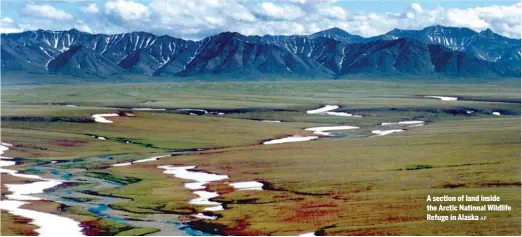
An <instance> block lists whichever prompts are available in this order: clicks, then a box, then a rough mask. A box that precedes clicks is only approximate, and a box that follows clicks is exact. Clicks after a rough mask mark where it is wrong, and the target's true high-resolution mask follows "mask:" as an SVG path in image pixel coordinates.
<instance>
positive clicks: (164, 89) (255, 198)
mask: <svg viewBox="0 0 522 237" xmlns="http://www.w3.org/2000/svg"><path fill="white" fill-rule="evenodd" d="M517 83H519V82H515V81H502V82H499V83H478V82H473V81H467V82H464V83H455V82H447V81H446V82H437V83H426V82H422V81H413V82H406V81H393V82H380V81H302V82H295V81H285V82H263V83H260V82H245V83H243V82H220V83H210V82H208V83H203V82H193V83H143V84H103V85H102V84H92V85H88V86H86V85H60V86H12V87H4V88H2V102H3V103H4V104H3V105H2V113H3V114H2V118H3V121H2V141H3V142H9V143H12V144H14V145H15V146H14V147H13V148H12V149H11V150H9V151H8V154H7V155H9V156H13V157H23V158H24V160H23V161H24V162H26V164H22V165H20V166H18V169H27V168H29V166H30V165H33V164H35V163H37V161H36V160H47V161H50V160H73V159H75V162H68V163H64V164H55V166H53V167H57V168H59V169H63V170H67V169H72V170H73V169H78V168H81V169H88V171H86V172H84V173H81V174H82V175H86V176H90V177H94V178H100V179H103V180H109V181H115V182H118V183H121V184H123V186H121V187H111V188H106V189H104V190H96V191H95V192H94V191H90V190H88V191H89V193H91V194H102V195H109V196H118V197H126V198H129V200H128V201H126V202H122V203H116V204H111V205H110V207H111V208H112V209H113V210H118V211H127V212H130V213H133V214H134V215H135V216H136V218H139V217H142V215H146V214H150V213H156V214H159V213H170V214H172V213H176V214H191V213H194V212H196V211H202V209H203V208H204V206H194V205H190V204H188V200H190V199H191V198H195V197H196V195H194V194H192V193H191V191H190V190H188V189H186V188H184V186H183V184H184V182H185V181H184V180H181V179H177V178H175V177H174V176H173V175H169V174H164V173H163V170H161V169H158V168H157V166H158V165H196V166H197V168H198V169H201V170H205V171H208V172H212V173H216V174H226V175H229V177H230V180H227V182H237V181H251V180H259V181H264V182H266V184H267V185H266V186H267V187H268V190H265V191H233V190H232V188H231V187H230V186H228V185H227V184H226V183H224V182H215V183H212V184H210V185H209V190H215V191H219V192H220V193H222V194H223V195H221V196H220V197H218V198H217V200H219V201H221V202H223V203H225V204H226V207H227V209H226V210H225V211H222V212H219V214H221V215H222V217H220V218H218V219H217V220H214V221H208V222H209V223H212V224H217V226H220V227H223V231H224V232H225V233H226V234H229V235H259V234H264V235H268V234H269V235H290V234H291V235H295V234H302V233H307V232H313V231H324V233H325V234H326V235H441V234H444V235H448V234H451V235H520V221H521V217H520V210H521V209H520V208H521V205H520V200H521V197H520V196H521V187H520V169H521V166H520V154H521V153H520V143H521V140H520V129H521V128H520V85H519V84H517ZM425 95H446V96H456V97H459V98H462V100H458V101H440V100H437V99H428V98H424V97H423V96H425ZM49 103H59V105H49ZM64 104H74V105H78V106H79V107H65V106H64ZM324 104H336V105H340V106H341V109H340V110H347V111H348V112H350V113H355V114H360V115H363V117H362V118H354V117H336V116H327V115H310V114H306V113H305V111H306V110H309V109H315V108H318V107H320V106H321V105H324ZM115 107H119V108H115ZM130 107H154V108H202V109H207V110H209V111H214V110H215V111H223V112H225V114H224V115H221V116H220V115H213V114H206V115H204V116H190V115H182V114H176V113H172V112H162V111H158V112H152V111H134V114H135V115H136V116H135V117H111V118H110V120H112V121H114V123H112V124H100V123H94V122H79V121H83V120H85V119H87V120H90V119H91V118H90V116H91V115H92V114H94V113H105V112H117V111H120V110H126V111H128V109H122V108H130ZM239 110H241V113H239ZM281 110H283V111H281ZM468 110H471V111H474V112H473V113H467V112H466V111H468ZM494 111H498V112H500V113H501V114H502V115H501V116H494V115H491V113H492V112H494ZM14 117H21V118H22V119H4V118H14ZM33 117H37V118H39V119H32V118H33ZM56 117H60V118H69V120H64V119H62V120H59V121H57V120H53V119H52V118H56ZM23 118H31V119H23ZM50 118H51V119H50ZM73 118H74V119H73ZM263 119H266V120H282V121H283V123H265V122H261V121H258V120H263ZM402 120H423V121H426V122H427V123H426V125H424V126H422V127H407V126H402V127H390V128H386V127H384V126H381V125H380V124H381V123H382V122H397V121H402ZM329 125H353V126H359V127H361V128H360V129H357V130H349V131H346V132H340V134H343V135H344V136H340V137H328V138H321V139H318V140H316V141H310V142H300V143H286V144H278V145H261V142H262V141H264V140H267V139H273V138H278V137H282V136H286V135H291V134H297V135H311V133H310V132H307V131H304V130H303V129H304V128H308V127H315V126H329ZM391 128H403V129H406V131H404V132H401V133H394V134H391V135H387V136H379V137H370V135H371V131H372V130H377V129H391ZM87 134H95V135H97V136H103V137H106V138H107V140H99V139H96V138H92V137H90V136H89V135H87ZM125 141H130V143H126V142H125ZM194 148H212V149H208V150H204V151H199V152H193V153H186V154H178V155H176V156H171V157H165V158H162V159H160V160H158V161H152V162H145V163H135V164H133V165H132V166H121V167H111V166H110V164H114V163H117V162H125V161H134V160H138V159H145V158H149V157H152V156H155V155H158V154H167V153H171V152H175V151H179V150H184V149H194ZM88 187H90V186H88V185H85V187H83V188H84V189H85V188H88ZM463 194H467V195H477V194H482V195H488V194H495V195H498V196H500V197H501V203H502V204H508V205H511V206H512V207H513V210H512V211H511V212H488V213H487V215H488V219H487V220H485V221H478V222H446V223H440V222H435V221H426V207H425V206H426V204H427V203H426V196H427V195H452V196H457V195H463ZM86 201H87V202H88V201H89V200H86ZM3 224H4V223H3ZM109 224H110V226H111V227H110V228H116V229H117V230H118V231H117V232H118V233H120V234H125V235H145V234H151V233H154V232H156V231H157V230H156V229H148V228H135V229H124V227H121V228H120V227H118V224H116V223H109ZM100 226H103V225H100ZM107 228H108V227H107ZM122 228H123V229H122ZM104 231H106V230H104ZM107 231H108V230H107ZM110 231H112V230H110ZM112 233H116V232H114V231H112Z"/></svg>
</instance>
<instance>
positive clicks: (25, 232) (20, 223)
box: [0, 211, 38, 236]
mask: <svg viewBox="0 0 522 237" xmlns="http://www.w3.org/2000/svg"><path fill="white" fill-rule="evenodd" d="M11 218H12V219H11ZM2 219H3V220H2V226H1V228H0V229H3V228H5V229H9V231H10V232H12V233H14V234H16V235H22V236H37V235H38V233H36V232H35V231H34V229H35V228H36V226H34V225H32V224H30V223H29V222H31V219H29V218H25V217H21V216H15V215H11V214H7V212H4V211H2ZM6 219H8V220H6ZM9 219H10V220H9ZM2 232H4V231H2ZM4 235H5V234H4V233H2V236H4Z"/></svg>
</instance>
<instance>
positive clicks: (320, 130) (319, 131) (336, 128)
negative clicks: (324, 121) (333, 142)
mask: <svg viewBox="0 0 522 237" xmlns="http://www.w3.org/2000/svg"><path fill="white" fill-rule="evenodd" d="M358 128H359V127H356V126H329V127H313V128H307V129H305V130H306V131H311V132H313V133H314V134H317V135H322V136H331V135H332V134H331V133H329V132H327V131H339V130H350V129H358Z"/></svg>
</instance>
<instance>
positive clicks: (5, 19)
mask: <svg viewBox="0 0 522 237" xmlns="http://www.w3.org/2000/svg"><path fill="white" fill-rule="evenodd" d="M2 22H6V23H13V19H11V18H9V17H4V18H3V19H2Z"/></svg>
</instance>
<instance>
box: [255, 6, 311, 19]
mask: <svg viewBox="0 0 522 237" xmlns="http://www.w3.org/2000/svg"><path fill="white" fill-rule="evenodd" d="M256 10H257V13H258V14H260V15H263V16H266V17H268V18H272V19H279V20H295V19H298V18H301V17H303V16H304V15H305V12H304V11H303V10H301V8H300V7H299V6H297V5H293V4H280V5H278V4H275V3H272V2H263V3H261V4H260V5H259V7H258V8H257V9H256Z"/></svg>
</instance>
